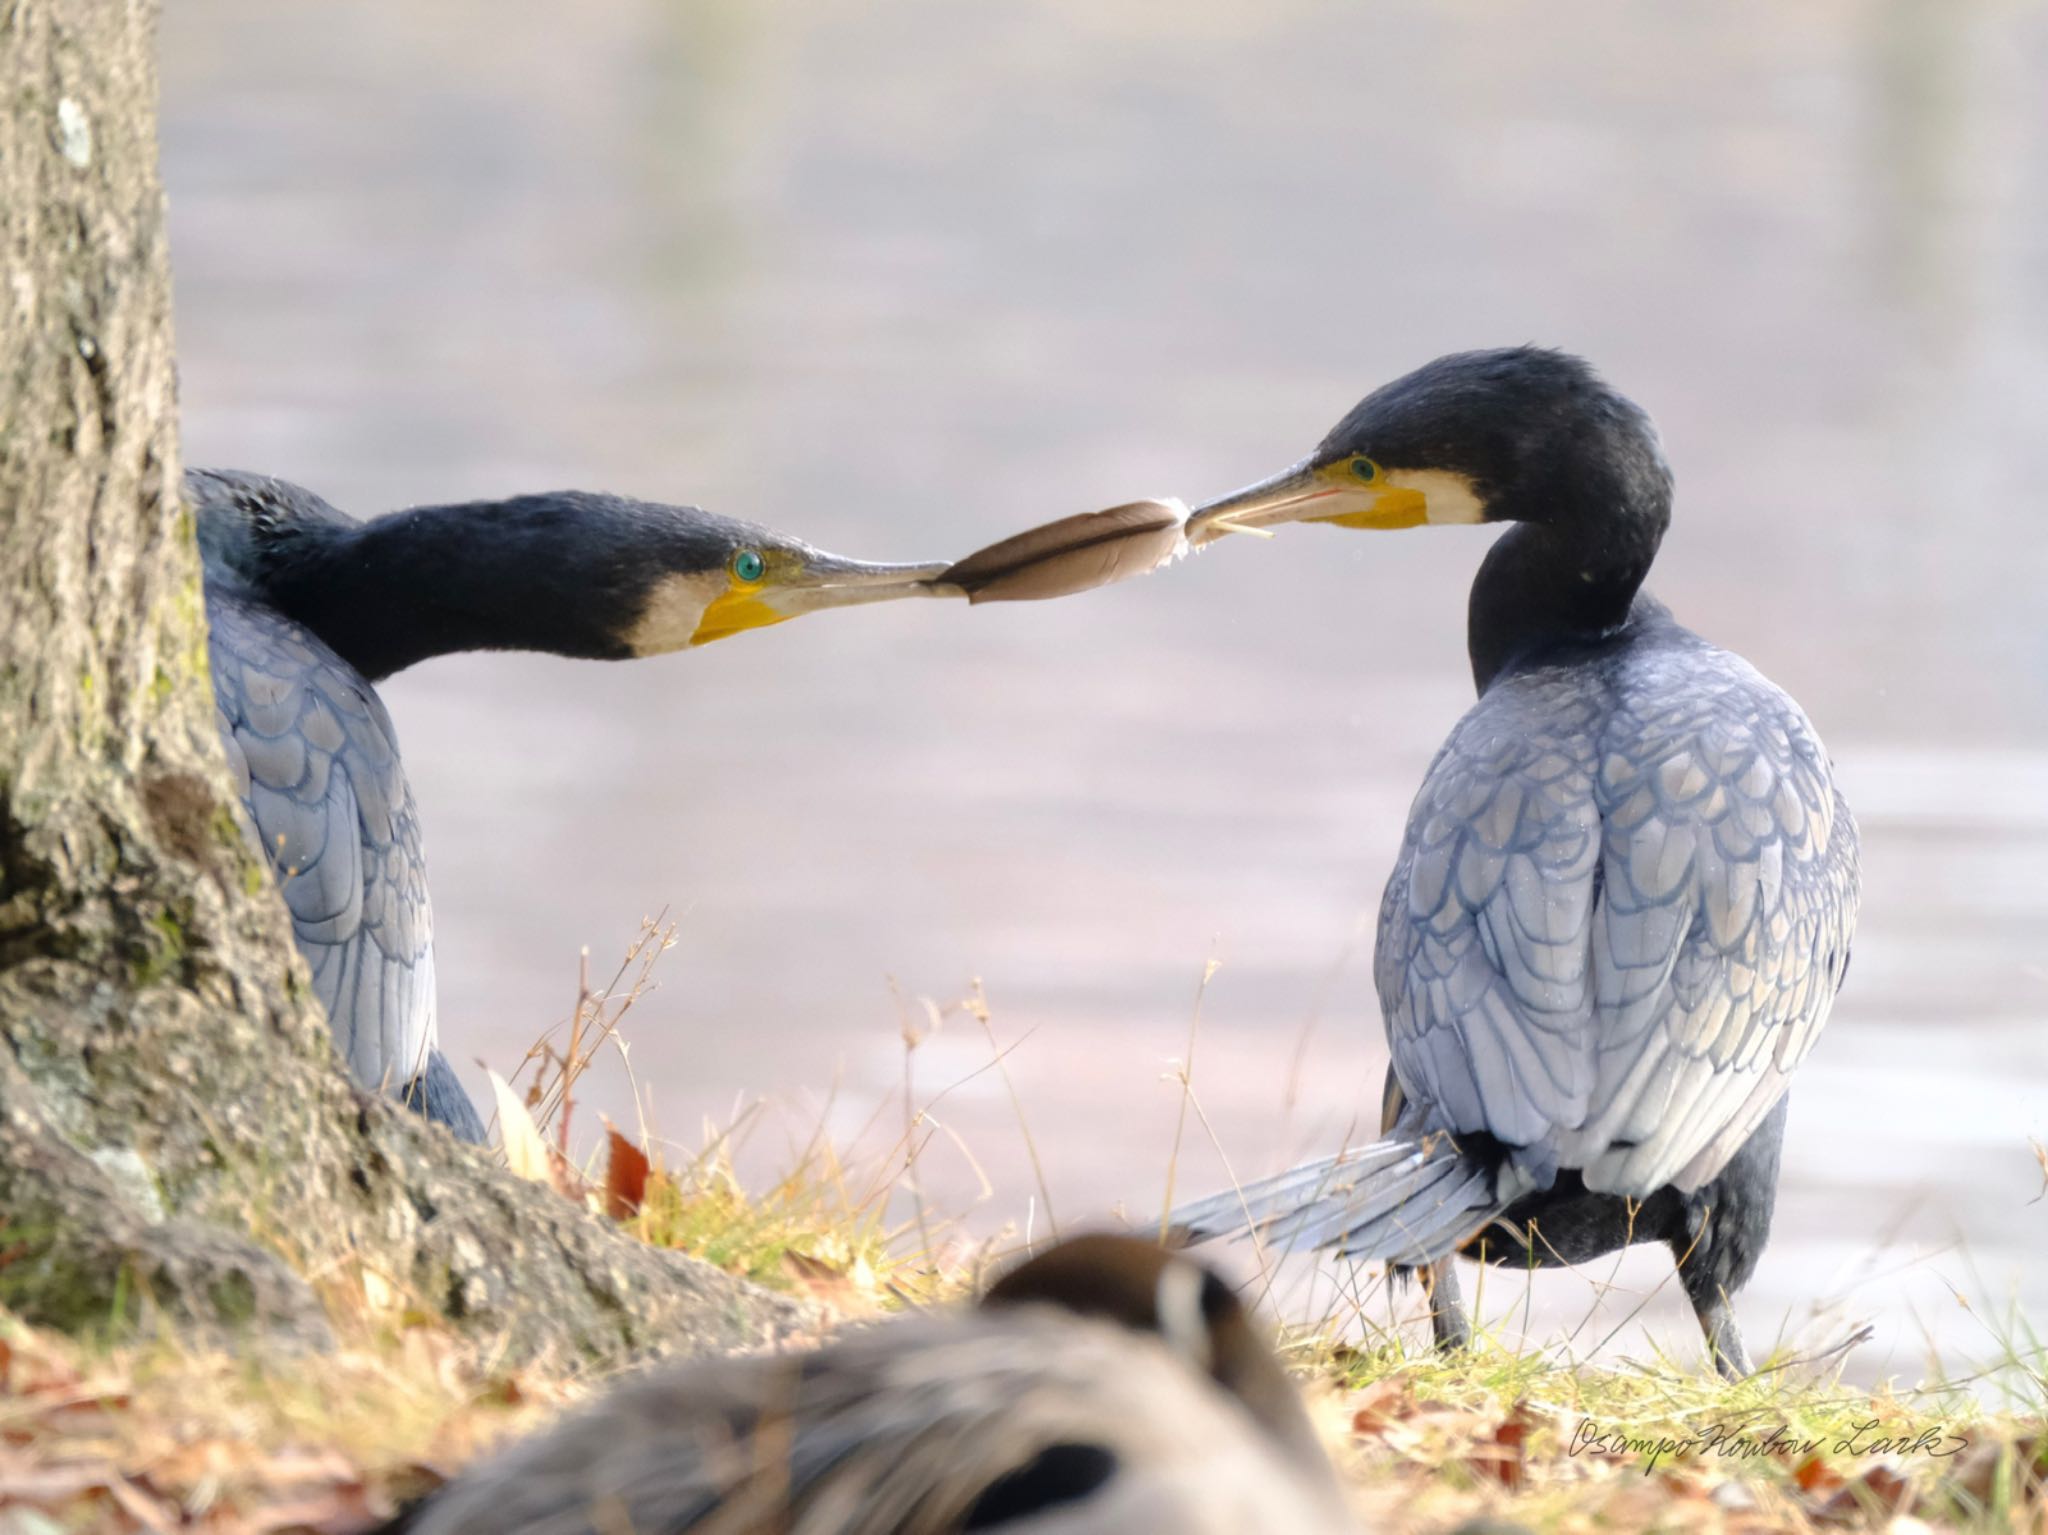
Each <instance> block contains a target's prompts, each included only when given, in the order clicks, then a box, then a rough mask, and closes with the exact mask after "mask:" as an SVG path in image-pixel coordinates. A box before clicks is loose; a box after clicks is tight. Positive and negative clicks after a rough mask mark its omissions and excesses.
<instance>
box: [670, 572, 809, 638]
mask: <svg viewBox="0 0 2048 1535" xmlns="http://www.w3.org/2000/svg"><path fill="white" fill-rule="evenodd" d="M760 592H761V588H760V587H759V586H758V585H756V586H738V585H735V586H734V587H733V588H732V589H731V590H730V591H726V592H722V593H720V594H719V595H718V596H717V597H714V598H713V599H712V600H711V602H710V603H709V605H707V606H706V607H705V609H704V616H703V617H702V618H700V619H698V620H697V632H696V633H695V634H693V635H691V636H690V643H691V644H692V645H708V644H710V643H711V642H712V641H713V640H722V639H725V638H726V637H728V636H729V635H734V634H741V633H744V632H745V631H746V630H748V629H765V628H767V627H768V626H769V625H770V624H779V623H781V622H782V621H783V620H784V619H786V618H788V617H790V616H791V615H790V614H788V613H784V612H781V611H780V610H778V609H776V608H773V607H770V606H769V605H768V604H767V603H765V602H763V601H762V600H761V596H760Z"/></svg>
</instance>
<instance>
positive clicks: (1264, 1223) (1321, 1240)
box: [1167, 1134, 1506, 1266]
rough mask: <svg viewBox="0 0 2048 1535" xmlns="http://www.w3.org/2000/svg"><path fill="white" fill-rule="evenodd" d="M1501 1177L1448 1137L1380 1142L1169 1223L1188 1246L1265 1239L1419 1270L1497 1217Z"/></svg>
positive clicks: (1236, 1192) (1198, 1206)
mask: <svg viewBox="0 0 2048 1535" xmlns="http://www.w3.org/2000/svg"><path fill="white" fill-rule="evenodd" d="M1495 1183H1496V1180H1495V1177H1494V1172H1493V1169H1492V1168H1490V1167H1488V1166H1486V1165H1485V1164H1483V1163H1481V1162H1479V1161H1477V1160H1475V1159H1473V1158H1471V1157H1467V1156H1465V1155H1464V1154H1462V1153H1461V1152H1460V1151H1459V1150H1458V1148H1457V1146H1456V1145H1455V1144H1454V1143H1453V1142H1452V1141H1451V1139H1450V1137H1449V1136H1446V1135H1441V1134H1434V1135H1427V1136H1424V1137H1422V1138H1420V1139H1408V1138H1402V1139H1396V1140H1390V1141H1379V1142H1377V1143H1375V1144H1373V1145H1371V1146H1360V1147H1356V1148H1354V1149H1352V1150H1349V1151H1344V1152H1339V1153H1338V1154H1337V1155H1336V1156H1334V1157H1324V1158H1322V1159H1321V1160H1319V1161H1315V1162H1304V1163H1303V1164H1302V1165H1301V1166H1299V1167H1294V1168H1290V1169H1288V1170H1287V1171H1286V1172H1284V1173H1279V1174H1277V1175H1275V1176H1274V1177H1271V1178H1263V1179H1261V1180H1260V1181H1258V1182H1257V1183H1248V1184H1246V1185H1245V1186H1244V1187H1243V1188H1241V1189H1233V1190H1231V1191H1229V1192H1228V1193H1223V1194H1212V1195H1211V1196H1210V1197H1209V1198H1207V1199H1198V1200H1196V1201H1195V1202H1194V1203H1192V1204H1187V1205H1183V1206H1181V1208H1179V1209H1178V1210H1175V1211H1174V1212H1173V1213H1172V1214H1171V1215H1169V1216H1168V1217H1167V1221H1168V1223H1169V1224H1170V1225H1172V1226H1173V1227H1175V1228H1177V1229H1178V1230H1179V1231H1181V1232H1182V1233H1183V1235H1184V1236H1185V1238H1186V1239H1187V1240H1188V1241H1189V1242H1191V1243H1192V1242H1205V1241H1208V1240H1209V1239H1210V1238H1212V1237H1220V1236H1233V1235H1240V1234H1244V1233H1248V1232H1256V1233H1257V1234H1258V1237H1259V1239H1260V1240H1261V1241H1262V1242H1263V1243H1265V1244H1266V1245H1267V1246H1268V1247H1279V1248H1283V1249H1285V1250H1288V1251H1296V1250H1307V1249H1312V1248H1318V1247H1335V1248H1338V1249H1340V1250H1341V1251H1342V1252H1343V1253H1344V1254H1345V1256H1347V1257H1352V1258H1378V1259H1384V1260H1385V1261H1387V1262H1388V1263H1395V1264H1410V1265H1417V1266H1420V1265H1422V1264H1427V1263H1434V1262H1436V1260H1437V1259H1439V1258H1444V1257H1448V1256H1449V1255H1450V1254H1452V1253H1454V1252H1456V1251H1457V1250H1458V1249H1459V1248H1460V1247H1462V1246H1463V1245H1464V1244H1465V1242H1466V1241H1467V1240H1468V1239H1470V1238H1471V1237H1472V1235H1473V1234H1474V1233H1475V1232H1477V1231H1479V1230H1480V1229H1481V1228H1482V1227H1484V1226H1485V1225H1486V1223H1487V1222H1488V1221H1490V1220H1492V1219H1493V1217H1494V1216H1496V1215H1498V1214H1499V1213H1500V1212H1501V1211H1502V1210H1503V1209H1504V1208H1506V1202H1505V1201H1503V1200H1501V1199H1499V1198H1497V1197H1496V1195H1495Z"/></svg>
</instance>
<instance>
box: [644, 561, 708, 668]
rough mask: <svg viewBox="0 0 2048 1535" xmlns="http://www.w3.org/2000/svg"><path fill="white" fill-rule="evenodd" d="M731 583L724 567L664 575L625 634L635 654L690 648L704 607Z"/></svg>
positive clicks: (647, 654)
mask: <svg viewBox="0 0 2048 1535" xmlns="http://www.w3.org/2000/svg"><path fill="white" fill-rule="evenodd" d="M730 585H731V582H730V580H729V579H728V578H727V576H726V573H725V571H724V570H722V569H720V570H687V571H683V572H681V573H680V574H677V575H671V576H663V577H662V578H661V580H660V581H659V582H657V583H656V584H655V588H654V590H653V592H652V593H651V594H650V595H649V596H648V598H647V606H646V607H645V608H644V609H643V610H642V611H641V614H640V617H639V619H638V621H637V622H635V623H634V625H633V627H632V629H631V630H629V631H628V632H627V634H626V643H627V645H629V646H630V647H632V651H633V654H634V655H636V656H660V655H666V654H668V652H670V651H671V650H687V649H689V646H690V639H691V636H693V635H694V634H696V632H697V625H698V624H699V623H700V622H702V621H703V618H704V610H705V609H706V608H708V607H710V606H711V604H712V603H713V602H714V601H715V600H716V599H718V598H719V597H721V596H723V595H724V594H725V592H726V589H727V588H728V587H729V586H730Z"/></svg>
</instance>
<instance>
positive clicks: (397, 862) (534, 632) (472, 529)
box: [185, 470, 951, 1141]
mask: <svg viewBox="0 0 2048 1535" xmlns="http://www.w3.org/2000/svg"><path fill="white" fill-rule="evenodd" d="M185 491H186V498H187V500H188V502H189V503H190V505H191V506H192V509H193V512H194V514H195V517H196V519H197V523H198V534H199V548H200V556H201V560H202V564H203V569H204V576H205V589H206V612H207V620H208V624H209V628H210V631H211V633H210V638H209V642H208V650H209V656H210V659H211V663H212V670H213V689H214V700H215V703H216V704H217V705H218V708H219V723H220V733H221V740H222V742H223V743H224V744H225V745H226V747H227V753H228V760H229V763H230V765H231V766H232V768H233V769H234V772H235V775H236V782H237V785H238V787H239V788H240V791H241V795H242V803H243V807H244V809H245V810H246V811H247V812H248V816H249V820H250V822H251V823H252V825H253V829H254V832H255V834H256V837H257V840H258V841H259V842H260V843H261V844H262V847H263V851H264V854H265V856H266V857H267V858H268V859H269V861H270V863H271V866H272V867H273V868H274V869H275V870H276V872H277V875H278V882H279V884H280V886H281V887H282V889H283V892H284V898H285V903H286V905H287V906H289V907H290V909H291V914H292V926H293V930H294V932H295V933H296V934H297V937H298V944H299V949H300V951H301V952H302V953H303V954H304V955H305V957H306V963H307V964H308V966H310V967H311V969H312V972H313V986H314V990H315V991H316V992H317V993H318V994H319V997H320V1000H321V1002H322V1003H323V1004H324V1005H325V1006H326V1009H327V1016H328V1020H329V1022H330V1023H331V1024H332V1026H333V1029H334V1037H335V1042H336V1044H337V1045H338V1046H339V1047H340V1050H341V1054H342V1058H343V1059H344V1060H345V1061H346V1062H347V1064H348V1068H349V1070H350V1072H351V1073H352V1074H353V1076H354V1077H355V1079H356V1081H357V1082H358V1083H360V1084H362V1085H363V1086H364V1087H366V1088H369V1089H372V1090H386V1091H391V1092H395V1093H398V1094H400V1095H401V1096H403V1097H404V1098H405V1099H406V1101H408V1102H410V1103H412V1104H413V1105H414V1106H415V1107H417V1108H419V1109H420V1110H421V1111H422V1112H424V1113H425V1114H426V1115H427V1116H428V1117H429V1118H432V1119H436V1120H439V1121H440V1122H442V1123H444V1124H446V1125H448V1126H449V1127H450V1128H451V1129H453V1130H454V1131H455V1132H456V1133H457V1134H458V1135H460V1136H462V1137H464V1138H465V1139H468V1140H473V1141H481V1140H482V1139H483V1125H482V1124H481V1122H480V1121H479V1120H478V1118H477V1114H476V1110H475V1109H474V1108H473V1107H472V1106H471V1104H470V1101H469V1099H468V1097H467V1095H465V1094H464V1092H463V1090H462V1088H461V1086H460V1084H459V1083H458V1082H457V1081H456V1079H455V1074H454V1071H453V1070H452V1068H450V1066H449V1065H448V1062H447V1060H446V1059H445V1058H444V1057H443V1056H442V1054H441V1052H440V1050H439V1049H438V1048H437V1044H436V1029H435V1007H434V926H433V913H432V908H431V906H430V905H429V902H428V899H427V883H426V866H425V863H424V861H423V859H422V857H421V851H420V825H419V815H418V812H417V810H416V808H415V806H414V804H413V797H412V789H411V787H410V786H409V785H408V784H407V782H406V778H405V770H404V767H403V766H402V765H401V764H400V762H399V759H398V740H397V737H396V735H395V734H394V732H393V730H392V728H391V717H390V715H388V714H387V713H386V712H385V710H384V705H383V703H382V701H381V700H379V698H378V697H377V694H376V691H375V689H374V688H373V687H372V686H371V684H372V683H375V682H379V681H381V680H383V679H384V678H386V677H388V676H390V675H391V674H392V673H393V672H397V671H401V670H403V669H404V668H406V667H408V666H411V665H412V664H413V663H415V662H417V661H424V660H426V659H427V658H428V657H430V656H438V655H447V654H449V653H450V652H453V651H459V650H540V651H552V652H554V653H555V654H557V655H564V656H582V657H589V658H592V659H596V660H616V659H623V658H626V657H631V656H647V655H656V654H659V653H661V652H664V651H671V650H681V649H684V648H686V647H688V646H692V645H702V644H705V643H707V642H709V641H711V640H716V639H723V638H725V637H726V636H728V635H732V634H737V633H739V632H741V631H742V630H745V629H753V628H759V627H761V626H763V625H766V624H774V623H780V622H782V621H783V620H784V619H786V618H793V617H795V616H796V615H798V614H800V613H807V612H812V611H815V610H818V609H822V608H830V607H842V606H846V605H849V604H853V603H863V602H881V601H886V600H888V599H890V598H895V597H910V596H928V595H932V594H934V593H935V592H947V591H950V590H951V589H950V588H944V587H935V586H934V585H933V584H932V578H933V577H935V576H937V575H939V574H940V573H942V572H943V570H944V568H945V567H944V566H942V565H871V564H865V563H862V562H859V561H855V560H845V559H841V558H839V557H838V556H836V555H829V554H825V553H823V552H822V551H820V550H817V549H813V548H811V547H810V546H809V545H807V544H803V543H800V542H798V541H797V540H795V539H792V538H788V537H785V536H783V535H782V534H779V533H775V532H771V531H770V530H769V529H767V528H760V527H755V526H753V525H752V524H750V523H744V522H736V521H734V520H732V519H730V518H726V517H719V516H714V515H713V514H712V513H709V512H704V511H699V510H698V509H697V508H695V507H688V506H663V505H659V504H656V503H652V502H646V501H629V500H626V499H625V498H623V497H619V496H604V495H588V494H584V493H581V492H573V491H565V492H561V493H557V494H550V495H537V496H520V497H517V498H515V499H512V500H509V501H479V502H470V503H466V504H463V505H456V506H428V507H419V508H416V509H414V510H412V511H406V512H397V513H394V514H392V515H391V516H388V517H380V518H377V519H375V520H373V521H370V522H367V523H363V522H357V521H356V520H355V519H354V518H352V517H348V516H346V515H344V514H343V513H341V512H339V511H336V510H335V509H334V508H333V507H332V506H329V505H328V504H327V503H326V502H325V501H323V500H322V499H321V498H320V497H318V496H316V495H314V494H313V493H312V492H310V491H307V490H302V489H300V488H299V487H298V486H296V485H290V484H287V483H285V482H284V481H282V480H274V479H269V478H266V477H264V476H260V475H252V474H239V473H232V472H223V471H215V470H194V471H193V472H191V473H190V474H188V475H187V476H186V478H185Z"/></svg>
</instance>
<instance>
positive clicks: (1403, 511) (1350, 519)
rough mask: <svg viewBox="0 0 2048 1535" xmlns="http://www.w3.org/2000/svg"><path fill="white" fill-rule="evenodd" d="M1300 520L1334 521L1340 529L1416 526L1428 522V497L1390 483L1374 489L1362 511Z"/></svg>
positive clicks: (1419, 492) (1417, 491)
mask: <svg viewBox="0 0 2048 1535" xmlns="http://www.w3.org/2000/svg"><path fill="white" fill-rule="evenodd" d="M1303 521H1305V522H1329V523H1335V524H1336V525H1337V526H1338V527H1340V528H1382V529H1392V528H1419V527H1421V526H1422V525H1423V524H1424V523H1426V522H1428V521H1429V498H1428V497H1427V496H1425V495H1424V494H1423V493H1422V492H1421V491H1419V490H1408V489H1405V488H1403V487H1401V486H1397V485H1389V486H1386V487H1385V488H1383V489H1375V490H1374V491H1373V503H1372V505H1371V506H1368V507H1366V508H1364V509H1363V510H1360V511H1356V512H1338V513H1336V514H1335V515H1334V516H1330V517H1308V518H1304V519H1303Z"/></svg>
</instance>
